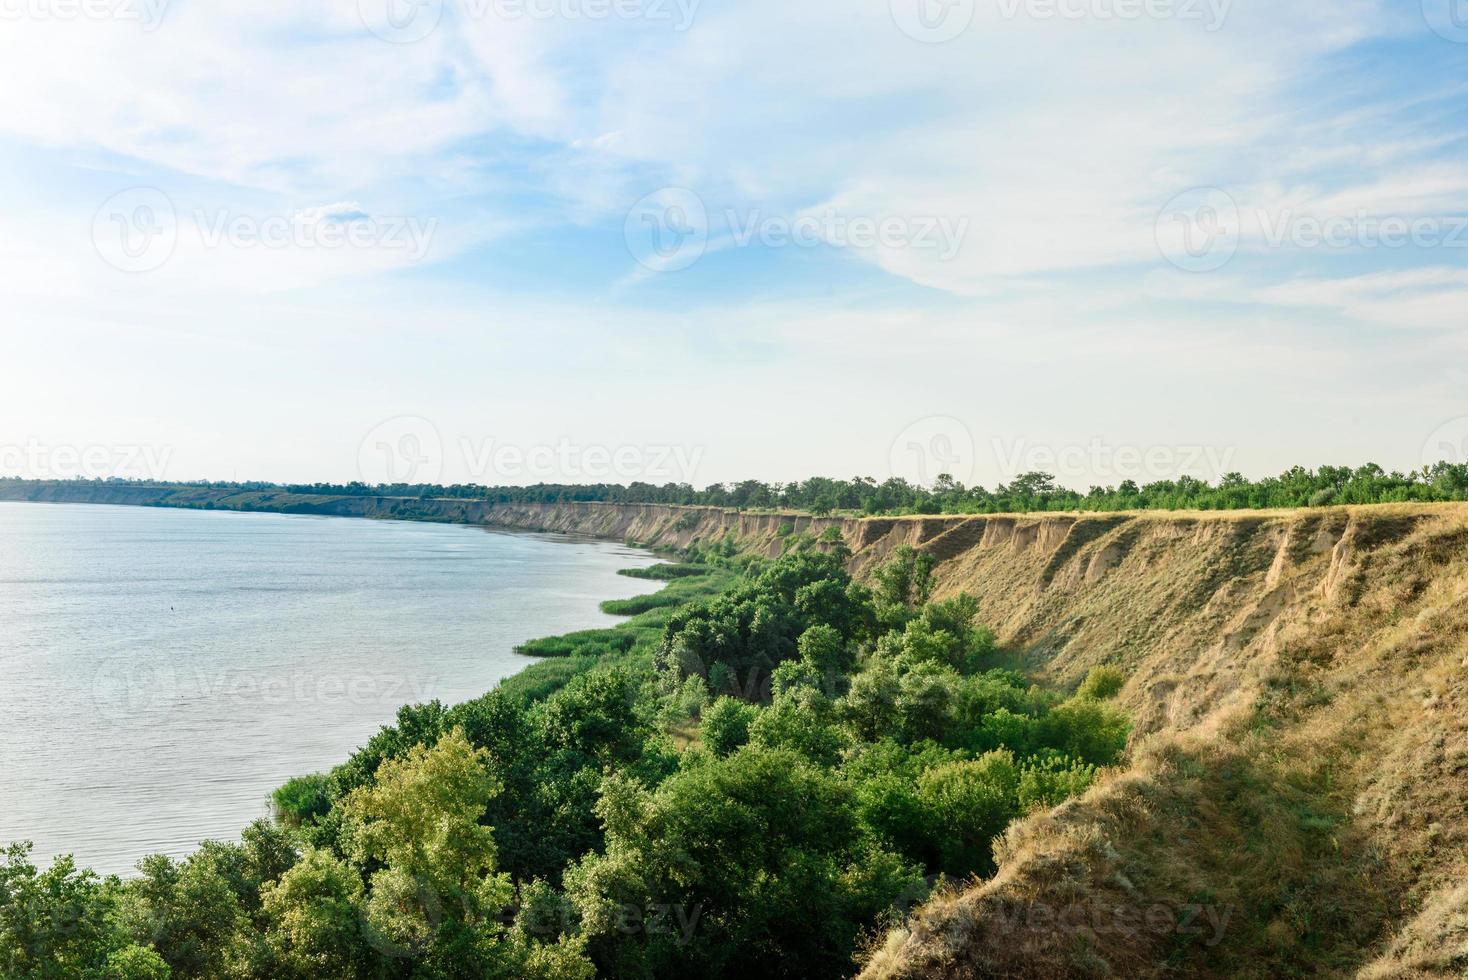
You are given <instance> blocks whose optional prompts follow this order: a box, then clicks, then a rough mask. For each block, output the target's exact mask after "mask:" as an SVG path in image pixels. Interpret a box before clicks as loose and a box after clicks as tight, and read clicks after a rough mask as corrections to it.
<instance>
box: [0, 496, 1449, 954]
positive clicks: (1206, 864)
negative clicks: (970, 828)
mask: <svg viewBox="0 0 1468 980" xmlns="http://www.w3.org/2000/svg"><path fill="white" fill-rule="evenodd" d="M119 489H121V490H125V491H127V494H126V496H127V497H128V499H120V498H114V499H102V498H106V497H111V496H112V494H113V488H107V487H101V488H95V489H90V488H88V487H87V486H86V485H83V486H82V487H80V488H73V487H72V486H68V485H64V484H63V485H36V486H32V488H31V492H32V493H33V494H39V496H31V497H27V498H25V499H52V500H65V499H77V498H78V497H86V495H87V494H99V495H100V496H91V497H88V498H87V499H90V501H91V502H98V503H140V504H153V505H165V506H177V505H182V506H212V507H215V508H221V507H234V508H239V509H269V510H285V511H288V512H297V513H331V514H339V515H342V516H363V517H402V518H416V519H429V520H459V521H463V522H465V523H476V524H486V525H495V526H504V527H515V528H522V529H529V530H548V531H560V532H569V533H582V534H595V535H600V536H605V537H614V538H618V539H624V540H625V539H631V540H636V541H638V542H640V543H644V544H650V545H656V546H686V545H688V544H690V543H692V542H694V541H701V542H715V541H723V540H725V539H732V542H733V544H734V545H735V546H737V547H739V548H743V549H750V550H757V551H760V552H762V553H767V554H774V553H778V551H779V550H780V548H781V547H782V541H783V540H784V539H785V538H786V537H788V536H789V535H791V534H796V533H811V534H814V535H816V536H817V537H819V536H821V535H824V534H825V533H827V532H828V531H830V530H832V529H834V533H837V534H840V535H841V537H842V538H843V539H844V540H845V541H846V542H847V543H848V544H849V545H850V546H851V547H852V549H853V552H854V559H853V562H854V565H855V566H856V570H857V571H858V572H860V571H862V570H864V569H866V568H868V567H870V566H871V564H872V563H874V562H876V561H878V560H879V559H880V558H881V557H883V556H885V555H886V554H888V553H890V552H891V551H892V550H893V549H895V548H896V547H898V546H900V545H904V544H906V545H911V546H914V547H918V548H921V549H923V550H926V551H928V552H929V553H931V554H933V555H934V557H935V558H937V559H939V562H938V566H937V570H936V576H937V585H938V592H939V594H940V595H946V594H951V593H954V592H957V591H960V590H963V591H968V592H970V593H972V594H973V595H975V596H976V597H977V598H978V600H979V602H980V607H981V617H982V618H983V619H984V620H985V621H986V622H987V623H989V624H990V625H991V626H992V627H993V628H994V629H995V631H996V632H997V633H998V635H999V637H1000V638H1001V640H1002V641H1004V642H1005V643H1006V644H1007V645H1009V646H1012V647H1015V648H1018V649H1021V650H1023V651H1024V653H1025V656H1026V660H1027V666H1028V667H1029V668H1030V669H1032V670H1034V671H1036V672H1038V673H1040V674H1042V675H1044V676H1046V677H1047V678H1048V679H1050V680H1052V681H1054V682H1055V683H1058V684H1061V685H1066V684H1070V683H1073V682H1075V681H1076V680H1078V679H1079V678H1080V677H1081V676H1083V675H1084V673H1085V672H1086V670H1088V669H1089V668H1090V667H1091V666H1094V665H1096V664H1099V663H1110V664H1115V665H1118V666H1120V667H1121V668H1122V669H1123V670H1124V671H1125V672H1126V673H1127V674H1128V676H1129V678H1130V681H1129V683H1128V685H1127V687H1126V689H1125V690H1124V691H1123V693H1122V699H1123V701H1124V702H1125V703H1126V705H1127V707H1128V708H1129V709H1130V710H1131V711H1132V713H1133V714H1134V716H1135V717H1136V718H1137V719H1138V735H1137V738H1136V740H1135V742H1134V747H1133V753H1132V756H1133V758H1132V764H1131V765H1130V767H1129V768H1128V769H1127V770H1126V771H1125V772H1123V773H1120V774H1118V775H1116V776H1115V777H1113V778H1111V779H1109V780H1106V781H1104V782H1103V783H1101V784H1100V785H1098V786H1097V787H1095V788H1094V789H1093V790H1092V791H1091V792H1090V793H1088V794H1087V795H1086V796H1085V797H1083V798H1081V799H1079V800H1076V801H1073V802H1071V803H1069V804H1067V805H1065V806H1063V807H1061V808H1058V809H1056V810H1054V811H1051V812H1047V813H1040V814H1034V815H1032V816H1031V817H1029V818H1028V819H1026V820H1024V821H1022V822H1020V823H1019V824H1017V825H1016V826H1015V827H1014V828H1013V829H1012V830H1011V831H1010V832H1009V834H1008V835H1007V836H1006V838H1005V840H1004V841H1003V843H1002V846H1001V848H1000V857H1001V865H1000V870H999V873H998V874H997V875H996V876H995V877H994V878H992V879H990V880H988V881H986V882H982V883H974V884H972V885H971V886H969V887H967V888H963V889H958V890H956V891H953V892H951V893H946V894H944V895H941V896H939V897H938V898H936V899H934V900H932V901H930V902H929V903H927V904H926V905H925V906H924V907H923V908H921V909H919V910H918V911H917V912H916V914H915V915H914V916H913V917H912V919H911V920H910V922H909V923H908V924H907V925H906V926H904V927H902V928H899V929H897V930H896V931H894V932H892V933H891V934H890V935H888V936H886V937H885V939H883V940H881V941H879V942H878V943H877V944H876V946H875V948H874V950H873V953H872V956H871V958H870V961H869V962H868V964H867V967H866V969H867V975H868V976H871V977H926V976H1055V977H1061V976H1118V975H1121V976H1152V975H1161V974H1177V973H1180V974H1183V975H1205V976H1237V975H1243V976H1251V975H1252V976H1279V975H1306V974H1324V975H1335V976H1339V975H1351V974H1357V973H1359V974H1361V975H1365V976H1374V977H1383V976H1459V975H1463V973H1464V972H1465V970H1468V889H1465V888H1464V886H1463V884H1462V882H1463V881H1464V880H1465V879H1464V872H1465V871H1468V858H1465V854H1468V850H1465V846H1464V845H1465V844H1468V817H1465V800H1468V726H1465V718H1468V713H1465V709H1468V696H1465V693H1464V688H1465V684H1464V676H1465V673H1468V669H1465V668H1468V601H1465V600H1468V547H1465V546H1468V506H1464V505H1422V506H1419V505H1412V506H1406V505H1403V506H1377V507H1361V508H1325V509H1318V510H1310V511H1300V512H1289V511H1280V512H1267V513H1222V514H1163V513H1147V514H1121V515H1101V516H1079V517H1078V516H1074V515H1033V516H992V517H972V518H965V517H942V518H881V519H866V520H855V519H840V518H810V517H805V516H797V515H780V514H748V513H736V512H731V511H723V510H717V509H709V508H678V507H663V506H626V505H620V506H619V505H606V504H558V505H489V504H485V503H482V502H475V501H439V500H428V501H424V500H398V499H392V498H375V497H342V498H314V497H292V496H291V495H286V494H274V495H266V494H253V495H251V494H229V493H223V492H219V491H175V490H157V491H152V496H151V497H150V496H149V494H148V493H140V492H138V489H139V488H119ZM143 489H146V488H143ZM6 491H7V488H6V487H5V486H4V485H0V498H3V499H16V498H15V497H8V498H6V497H5V494H6ZM267 496H268V497H269V499H266V497H267Z"/></svg>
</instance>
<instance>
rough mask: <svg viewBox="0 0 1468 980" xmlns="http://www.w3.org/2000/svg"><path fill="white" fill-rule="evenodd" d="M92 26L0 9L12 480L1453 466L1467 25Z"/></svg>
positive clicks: (511, 5) (1122, 4) (370, 16)
mask: <svg viewBox="0 0 1468 980" xmlns="http://www.w3.org/2000/svg"><path fill="white" fill-rule="evenodd" d="M90 2H91V5H90V6H87V7H81V6H79V4H78V3H77V2H75V0H5V3H4V4H0V85H3V88H4V91H5V92H6V93H7V94H6V98H5V99H4V101H3V105H0V214H3V216H4V220H3V222H0V270H3V271H0V303H3V304H4V308H5V309H6V310H8V311H9V312H8V314H7V315H6V316H5V317H4V318H3V323H0V331H3V340H4V342H5V348H6V350H7V354H8V356H7V362H8V365H9V368H10V370H9V371H8V372H7V383H6V384H5V385H4V386H3V387H0V473H11V474H18V475H32V476H47V475H69V473H70V472H73V471H85V472H86V474H87V475H101V474H105V473H106V472H119V473H134V474H136V473H137V472H138V470H137V466H138V463H137V461H138V460H139V459H144V458H151V459H153V460H154V461H155V463H154V464H151V469H149V470H148V475H154V476H165V477H169V478H182V479H187V478H197V477H208V478H222V479H228V478H235V477H238V478H266V479H279V480H346V479H354V478H367V479H375V478H382V477H388V476H397V477H402V476H407V475H410V474H411V475H414V476H416V477H418V478H437V479H443V480H446V481H455V480H461V479H462V480H475V481H476V482H491V483H493V482H508V483H521V482H535V481H536V480H538V479H567V480H574V481H578V482H579V481H582V480H588V479H598V478H609V479H617V480H624V479H631V478H647V479H653V480H656V481H658V482H662V481H663V480H664V479H688V480H690V481H691V482H694V483H697V484H700V485H704V484H708V483H712V482H715V481H723V480H732V479H738V478H743V477H747V476H754V477H759V478H764V479H771V480H787V479H794V478H799V477H802V476H807V475H812V474H830V475H842V476H849V475H854V474H868V475H872V476H875V477H878V478H882V477H885V476H887V475H890V474H898V475H904V476H908V477H910V478H923V477H931V476H932V475H934V474H935V473H936V472H937V471H939V470H943V469H947V470H951V471H953V472H955V473H956V474H957V475H958V476H959V477H960V478H961V479H964V480H965V481H966V482H982V483H985V484H988V485H991V486H992V485H993V484H994V483H996V482H999V481H1001V480H1006V479H1008V478H1010V477H1012V476H1013V475H1015V471H1016V470H1017V469H1026V468H1035V467H1039V468H1049V469H1051V470H1052V471H1054V472H1058V474H1059V475H1060V477H1061V479H1062V481H1063V482H1066V483H1070V484H1072V485H1077V486H1086V485H1088V484H1090V483H1093V482H1095V483H1115V482H1117V481H1118V480H1119V479H1122V478H1138V479H1142V480H1146V479H1154V478H1162V477H1167V476H1172V475H1176V473H1178V472H1191V473H1193V474H1195V475H1200V476H1205V477H1209V478H1216V477H1217V476H1218V475H1219V474H1220V472H1222V471H1224V470H1228V469H1237V470H1242V471H1244V472H1246V473H1249V474H1250V475H1256V476H1257V475H1262V474H1265V473H1271V472H1277V471H1279V470H1280V469H1283V468H1284V467H1286V466H1288V465H1291V464H1294V463H1297V462H1298V463H1304V464H1307V465H1316V464H1319V463H1323V462H1342V463H1346V462H1349V463H1354V462H1361V461H1365V460H1374V461H1377V462H1379V463H1381V464H1383V465H1386V466H1388V467H1392V468H1402V469H1406V468H1414V467H1417V466H1419V465H1421V464H1422V462H1423V461H1424V459H1425V458H1427V457H1429V456H1433V455H1448V456H1453V455H1456V456H1459V457H1461V455H1462V452H1463V450H1464V446H1465V442H1468V396H1465V394H1464V392H1465V391H1468V370H1465V367H1464V364H1465V361H1464V354H1465V349H1468V343H1465V340H1468V337H1465V331H1464V328H1465V326H1468V324H1465V319H1468V98H1465V94H1468V91H1465V90H1468V72H1465V71H1464V69H1465V67H1468V0H1422V2H1418V0H1402V2H1396V3H1374V2H1365V0H1348V2H1344V3H1337V4H1332V5H1330V6H1329V7H1328V8H1323V7H1322V6H1321V5H1319V4H1311V3H1303V2H1292V0H1232V2H1229V0H989V2H981V0H860V2H850V0H848V2H845V3H835V2H829V3H828V2H823V0H803V2H801V3H789V2H767V0H740V2H737V3H736V2H729V0H702V2H694V0H616V2H613V0H361V2H360V3H359V2H357V0H341V2H336V3H325V2H299V0H298V2H278V0H251V2H243V0H241V2H229V0H226V2H216V3H204V2H201V0H171V2H164V0H90ZM659 248H661V251H659ZM383 447H388V448H385V449H384V448H383ZM144 449H146V450H148V451H149V452H148V453H144V452H142V450H144ZM675 450H676V452H675ZM89 451H90V452H91V456H90V457H89V458H90V459H91V463H89V464H87V465H86V466H84V467H81V469H80V470H79V469H78V466H77V465H75V464H73V463H72V457H73V456H83V455H86V453H87V452H89ZM516 451H518V452H519V455H520V457H522V459H521V461H520V462H516V459H517V456H516ZM618 452H620V453H621V456H620V457H619V458H620V460H621V461H620V462H618V463H616V464H614V465H609V464H606V463H605V462H603V461H602V460H603V457H607V456H612V455H614V454H616V453H618ZM150 454H151V455H150ZM525 457H533V458H534V460H535V462H534V463H533V464H531V463H527V462H525V461H524V459H523V458H525ZM670 459H671V460H680V461H681V462H677V463H676V464H670V463H669V462H668V461H669V460H670ZM1047 462H1049V463H1051V464H1052V465H1048V466H1046V465H1045V464H1046V463H1047Z"/></svg>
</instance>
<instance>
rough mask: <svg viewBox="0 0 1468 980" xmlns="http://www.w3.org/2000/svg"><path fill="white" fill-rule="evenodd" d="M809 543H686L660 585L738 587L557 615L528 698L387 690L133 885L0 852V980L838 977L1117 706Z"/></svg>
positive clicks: (925, 576)
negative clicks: (340, 736)
mask: <svg viewBox="0 0 1468 980" xmlns="http://www.w3.org/2000/svg"><path fill="white" fill-rule="evenodd" d="M821 547H823V546H817V545H816V544H815V543H814V542H812V541H810V540H808V539H802V540H800V541H796V542H792V551H791V553H789V554H787V555H786V556H785V557H783V558H780V559H778V560H774V561H770V562H751V563H749V564H747V565H746V566H745V567H744V568H743V569H742V571H741V570H740V569H739V568H738V566H739V564H740V562H739V561H738V560H737V559H732V560H731V559H723V558H721V557H720V556H718V555H703V556H699V557H700V558H701V559H702V560H703V561H704V562H705V563H707V564H714V565H722V567H720V568H717V569H713V570H711V571H709V572H708V573H706V574H702V575H689V576H681V577H679V579H678V583H677V584H678V585H679V586H681V587H682V588H684V589H688V590H697V589H700V588H707V587H709V584H710V583H712V582H714V581H715V580H717V579H718V578H719V577H720V576H723V577H724V578H725V580H726V583H732V587H726V588H725V589H724V590H723V591H721V592H719V593H717V594H712V595H708V596H706V597H704V598H701V599H699V600H698V601H695V602H693V603H691V604H687V605H683V606H681V607H678V608H674V609H668V608H659V609H653V610H650V611H649V612H647V613H644V614H643V615H642V616H640V617H638V620H634V621H633V622H634V623H635V624H638V625H635V626H634V625H631V624H629V628H628V629H627V630H622V629H613V630H603V631H593V632H591V633H582V634H576V635H575V637H574V642H568V644H566V649H563V650H556V651H553V652H556V653H558V654H561V655H563V656H564V657H574V658H576V660H577V663H578V667H577V669H576V670H575V671H572V672H570V673H568V674H567V675H566V676H565V678H564V679H563V682H560V683H549V684H546V683H544V677H542V678H541V679H540V681H539V682H537V685H536V693H535V694H534V695H532V696H526V695H525V694H523V693H517V689H516V688H515V686H513V685H510V686H507V687H506V688H502V689H500V690H497V691H495V692H492V693H490V694H488V695H485V696H484V697H481V698H479V699H477V700H474V701H470V702H467V703H465V704H461V705H456V706H454V707H445V706H443V705H441V704H438V703H436V702H434V703H430V704H427V705H418V706H414V707H408V708H404V709H402V711H400V712H399V715H398V722H397V724H396V725H395V726H392V727H389V728H384V729H383V730H382V731H381V732H379V733H378V734H377V735H376V736H374V737H373V738H372V739H371V740H370V741H369V742H368V743H367V744H366V745H365V746H364V747H363V748H362V749H360V750H359V751H358V752H357V753H355V754H354V755H353V756H352V757H351V758H350V759H348V760H347V761H346V762H344V763H343V764H342V765H340V766H338V767H337V768H336V769H334V770H332V771H331V772H329V773H326V774H322V775H317V776H308V777H303V778H299V779H295V780H292V781H291V782H290V783H288V784H287V785H285V786H284V787H282V788H281V789H280V790H279V791H278V792H277V793H276V794H275V805H276V808H277V819H276V820H275V821H274V822H272V823H260V824H256V825H255V826H253V827H251V828H250V829H249V830H247V831H246V832H245V834H244V837H243V839H242V840H241V841H239V842H235V843H211V844H207V845H205V846H204V847H203V848H202V849H201V850H200V851H198V852H197V853H196V854H194V855H192V856H191V857H189V858H187V859H185V860H183V861H173V860H170V859H168V858H166V857H162V856H157V857H152V858H148V859H146V860H145V861H143V862H142V863H141V865H140V866H139V871H140V872H141V874H140V876H139V877H137V878H134V879H131V880H128V881H119V880H118V879H116V878H109V879H100V878H98V877H96V876H95V875H92V874H90V873H87V872H84V871H79V870H77V869H76V868H75V867H73V866H72V865H71V863H70V862H69V861H67V860H62V861H59V862H57V863H56V864H55V865H54V866H53V867H52V868H50V869H49V870H45V871H42V870H39V869H37V868H35V867H34V866H33V865H32V864H31V862H30V859H29V857H28V854H27V852H26V850H25V848H23V847H15V848H12V849H10V850H9V851H8V852H3V853H0V975H3V976H4V977H6V978H7V980H41V978H47V980H49V978H53V977H54V978H60V977H87V978H107V980H186V978H188V980H192V978H199V980H216V978H218V980H225V978H228V980H253V978H261V980H263V978H271V980H351V978H358V977H372V978H384V980H385V978H401V980H459V978H462V980H483V978H490V977H526V978H537V980H541V978H545V980H590V978H591V977H592V976H604V977H614V978H653V977H677V976H699V977H731V978H732V977H772V978H780V977H788V978H792V980H793V978H822V977H842V976H849V975H851V973H853V972H854V971H855V958H856V956H857V955H858V953H859V950H860V949H861V947H862V944H863V942H865V941H868V940H869V939H870V938H871V937H873V936H876V935H879V934H880V932H881V930H882V929H883V928H884V927H886V926H889V925H891V924H894V923H895V922H897V921H900V920H901V918H902V917H903V916H904V915H905V913H906V912H907V911H908V910H910V909H911V908H912V907H913V906H915V905H916V904H917V903H919V902H921V901H922V900H923V899H924V898H925V897H926V896H927V895H928V894H929V893H930V891H931V890H932V889H933V888H934V887H935V886H936V885H937V884H939V883H941V882H943V881H946V880H950V879H963V878H966V877H967V876H970V875H973V874H986V873H990V872H992V871H993V869H994V861H993V852H992V841H993V839H994V838H995V837H996V836H997V835H999V834H1001V833H1002V832H1003V831H1004V829H1005V827H1006V826H1007V825H1008V824H1009V823H1010V821H1012V820H1013V819H1015V818H1016V817H1019V816H1021V815H1023V814H1024V813H1025V812H1027V811H1029V810H1031V809H1033V808H1036V807H1048V806H1052V805H1054V804H1057V803H1059V802H1061V801H1063V800H1064V799H1066V798H1068V797H1070V796H1072V795H1074V794H1076V793H1079V792H1081V791H1083V790H1084V789H1085V788H1086V787H1087V786H1088V785H1089V784H1090V783H1091V782H1092V780H1093V779H1094V778H1095V777H1096V774H1097V771H1098V767H1104V766H1108V765H1111V764H1113V763H1116V762H1117V761H1118V760H1119V759H1120V757H1121V755H1122V753H1123V751H1124V748H1125V745H1126V742H1127V738H1128V733H1129V729H1130V724H1129V722H1128V719H1127V717H1126V715H1125V714H1124V713H1122V712H1121V711H1120V710H1118V709H1117V708H1116V707H1114V706H1113V705H1112V704H1110V703H1109V698H1110V697H1111V696H1113V695H1114V694H1115V693H1116V692H1117V690H1118V689H1119V688H1120V686H1121V684H1122V681H1123V678H1122V677H1121V676H1120V675H1119V674H1117V673H1115V672H1114V671H1109V670H1099V671H1096V672H1093V674H1092V676H1091V677H1090V678H1089V679H1088V680H1087V682H1086V683H1085V684H1084V685H1083V686H1082V688H1081V690H1079V691H1077V692H1075V693H1074V694H1071V695H1069V696H1066V695H1065V694H1061V693H1055V692H1050V691H1046V690H1042V689H1040V688H1037V687H1033V686H1031V685H1030V684H1028V683H1027V682H1026V681H1025V680H1024V679H1023V678H1022V677H1021V676H1020V675H1018V674H1016V673H1014V672H1012V671H1009V670H1005V669H999V668H998V667H997V666H996V664H997V663H998V662H999V661H1000V660H1001V659H1002V657H1001V655H1000V652H999V651H996V650H995V648H994V642H993V639H992V637H991V636H990V634H989V633H988V631H987V630H985V629H983V628H982V627H981V626H979V625H978V624H977V623H975V622H974V616H975V609H976V603H975V601H974V600H973V599H972V598H969V597H967V596H957V597H954V598H950V599H947V600H944V601H941V602H937V601H931V600H930V597H929V595H928V593H929V589H930V583H931V569H932V566H931V559H930V558H929V557H928V556H923V555H919V554H916V553H915V552H913V551H911V550H905V551H902V552H900V553H899V554H897V555H896V557H895V558H894V559H893V560H892V561H891V563H890V564H888V565H886V566H884V567H882V568H881V569H880V570H879V571H878V572H877V574H876V575H875V578H874V580H873V583H872V585H871V586H870V587H867V586H864V585H862V584H859V583H856V582H854V581H853V580H852V579H851V578H850V576H849V575H848V574H847V572H846V571H845V567H844V561H845V559H846V557H847V555H846V554H844V553H842V552H841V549H840V548H839V546H831V550H830V552H829V553H827V552H825V551H822V550H821ZM670 577H671V576H670ZM649 617H651V618H649ZM653 621H656V622H660V623H661V627H660V628H659V629H658V630H656V631H655V632H654V633H653V635H650V636H647V635H646V634H647V633H648V631H647V629H646V626H647V624H648V623H649V622H653ZM624 634H625V635H624ZM571 639H572V638H568V641H569V640H571ZM547 652H552V651H547ZM562 662H566V661H564V660H560V659H558V660H555V661H547V662H546V665H547V666H550V665H553V664H556V663H562ZM532 670H533V668H532ZM521 690H523V688H522V689H521ZM180 791H181V792H184V791H186V787H180Z"/></svg>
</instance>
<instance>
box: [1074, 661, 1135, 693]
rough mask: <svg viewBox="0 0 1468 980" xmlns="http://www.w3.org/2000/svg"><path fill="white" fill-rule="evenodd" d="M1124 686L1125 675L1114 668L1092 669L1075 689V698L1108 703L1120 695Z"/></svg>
mask: <svg viewBox="0 0 1468 980" xmlns="http://www.w3.org/2000/svg"><path fill="white" fill-rule="evenodd" d="M1125 686H1126V675H1125V674H1123V673H1122V672H1121V671H1120V670H1117V669H1116V668H1115V667H1092V668H1091V672H1090V673H1089V674H1087V675H1086V679H1085V680H1083V681H1081V686H1080V687H1079V688H1077V689H1076V697H1079V698H1094V699H1096V700H1097V701H1108V700H1110V699H1111V698H1114V697H1116V696H1117V694H1119V693H1121V689H1122V688H1123V687H1125Z"/></svg>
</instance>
